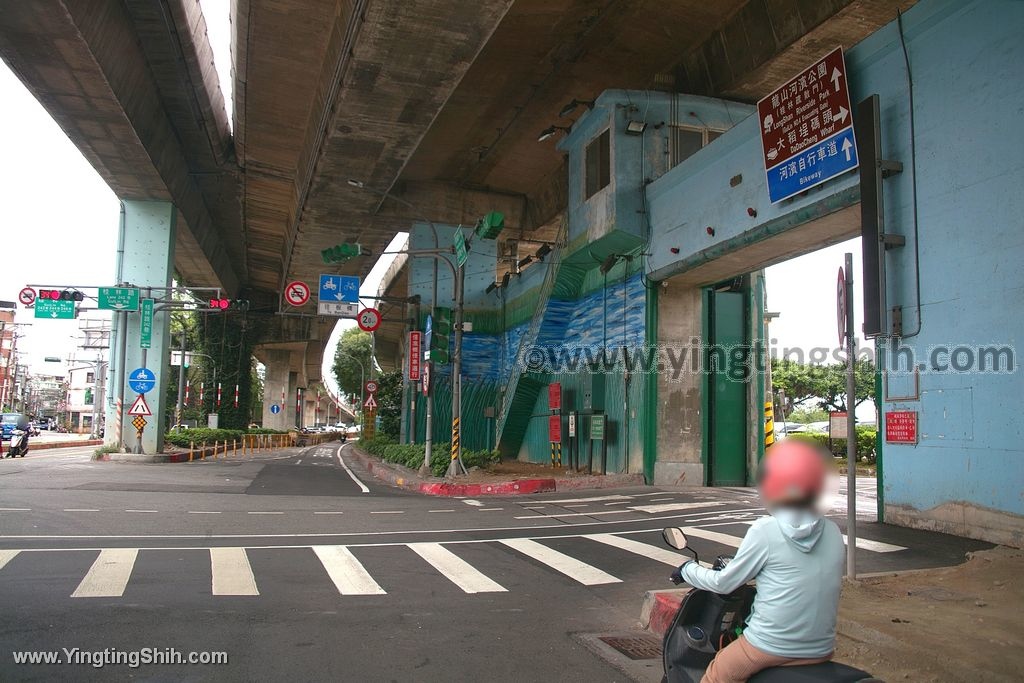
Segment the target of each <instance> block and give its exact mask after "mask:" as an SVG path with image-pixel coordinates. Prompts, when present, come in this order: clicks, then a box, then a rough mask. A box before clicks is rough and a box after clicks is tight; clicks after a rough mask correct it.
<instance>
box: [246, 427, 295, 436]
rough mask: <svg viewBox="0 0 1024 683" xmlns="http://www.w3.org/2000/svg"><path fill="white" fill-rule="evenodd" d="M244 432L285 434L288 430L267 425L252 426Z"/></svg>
mask: <svg viewBox="0 0 1024 683" xmlns="http://www.w3.org/2000/svg"><path fill="white" fill-rule="evenodd" d="M245 433H246V434H287V433H288V432H286V431H282V430H280V429H269V428H267V427H252V428H250V429H246V430H245Z"/></svg>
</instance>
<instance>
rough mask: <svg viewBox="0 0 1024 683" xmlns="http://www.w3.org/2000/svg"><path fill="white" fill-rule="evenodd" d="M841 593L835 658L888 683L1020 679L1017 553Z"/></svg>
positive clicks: (1022, 590) (1020, 570) (1022, 613)
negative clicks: (901, 682)
mask: <svg viewBox="0 0 1024 683" xmlns="http://www.w3.org/2000/svg"><path fill="white" fill-rule="evenodd" d="M969 557H970V559H969V560H968V561H967V562H966V563H964V564H962V565H960V566H957V567H949V568H945V569H935V570H926V571H921V572H907V573H904V574H902V575H899V576H882V577H876V578H868V579H861V580H860V581H858V582H856V583H850V584H847V585H846V586H844V588H843V597H842V601H841V603H840V609H839V631H840V635H839V639H838V647H837V649H836V659H837V660H839V661H842V662H844V663H848V664H852V665H854V666H857V667H859V668H862V669H864V670H866V671H870V672H871V673H872V674H873V675H874V676H876V677H878V678H880V679H882V680H884V681H889V682H890V683H891V682H892V681H901V680H909V681H942V682H946V681H971V682H983V681H1022V680H1024V577H1022V574H1024V550H1016V549H1013V548H1005V547H998V548H994V549H992V550H984V551H980V552H977V553H972V554H970V556H969Z"/></svg>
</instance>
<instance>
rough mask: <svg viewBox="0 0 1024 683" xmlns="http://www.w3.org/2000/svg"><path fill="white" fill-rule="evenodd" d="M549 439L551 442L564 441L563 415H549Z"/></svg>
mask: <svg viewBox="0 0 1024 683" xmlns="http://www.w3.org/2000/svg"><path fill="white" fill-rule="evenodd" d="M548 440H549V441H551V443H562V416H561V415H552V416H550V417H548Z"/></svg>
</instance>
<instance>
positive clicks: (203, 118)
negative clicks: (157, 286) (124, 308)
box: [0, 0, 913, 382]
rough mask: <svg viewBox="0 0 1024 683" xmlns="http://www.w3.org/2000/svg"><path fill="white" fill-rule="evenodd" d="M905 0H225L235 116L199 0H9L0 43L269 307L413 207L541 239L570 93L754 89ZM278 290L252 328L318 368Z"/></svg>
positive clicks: (203, 279)
mask: <svg viewBox="0 0 1024 683" xmlns="http://www.w3.org/2000/svg"><path fill="white" fill-rule="evenodd" d="M911 4H913V2H911V1H910V0H902V1H899V0H723V1H722V2H718V3H707V2H704V1H703V0H686V1H681V2H674V3H665V2H659V1H658V0H473V1H472V2H471V1H469V0H447V1H445V2H436V1H433V0H335V1H326V2H300V1H298V0H291V1H280V0H276V1H270V0H233V2H232V6H231V23H232V36H233V37H232V46H231V54H232V65H231V68H232V73H233V87H234V95H233V97H234V121H233V126H230V127H229V122H228V118H227V115H226V111H225V107H224V94H223V93H222V91H221V89H220V87H219V85H218V80H217V76H216V71H215V70H214V67H213V61H212V49H211V47H210V44H209V40H208V37H207V34H206V24H205V20H204V18H203V16H202V12H201V9H200V6H199V3H198V2H197V1H196V0H107V1H89V0H40V1H38V2H31V3H26V2H15V1H13V0H5V1H4V2H3V3H2V5H3V21H2V22H0V56H2V57H3V59H4V60H5V61H6V62H7V63H8V64H9V65H10V66H11V67H12V69H13V70H14V71H15V73H16V74H17V75H18V77H19V78H20V79H21V80H22V82H23V83H24V84H25V85H26V86H27V87H28V88H29V89H30V90H31V91H32V92H33V93H34V94H35V96H36V97H37V98H38V99H39V101H40V102H41V103H42V104H43V106H44V107H45V108H46V109H47V111H49V112H50V114H51V115H52V116H53V117H54V118H55V119H56V120H57V121H58V123H59V124H60V125H61V127H62V128H63V130H64V131H65V132H66V133H67V135H68V136H69V138H70V139H71V140H72V141H73V142H74V143H75V144H76V145H77V146H78V148H79V149H80V150H81V151H82V153H83V154H84V155H85V156H86V158H87V159H88V160H89V161H90V163H92V165H93V166H94V168H96V170H97V172H98V173H100V174H101V176H102V177H103V178H104V179H105V180H106V182H107V183H108V184H109V185H110V186H111V188H112V189H113V190H114V192H115V193H116V194H117V195H118V196H119V197H120V198H122V199H146V200H153V199H157V200H166V201H171V202H173V203H174V204H175V206H176V207H177V209H178V211H177V215H178V222H179V225H178V226H177V227H178V229H177V231H176V234H177V244H176V256H175V263H174V265H175V270H176V273H177V275H178V278H179V280H180V282H182V283H185V284H188V285H193V286H219V287H222V288H224V290H225V291H226V292H227V293H228V294H229V295H231V296H235V295H240V296H244V297H247V298H249V299H250V300H251V301H252V302H253V306H252V309H251V313H250V315H267V316H271V315H274V314H276V313H279V312H282V309H283V308H286V307H285V306H283V305H282V303H281V299H280V294H281V290H282V287H283V285H284V284H285V283H286V282H287V281H289V280H291V279H296V278H297V279H301V280H305V281H307V282H315V281H316V279H317V276H318V275H319V274H320V273H321V272H324V271H331V272H342V273H352V274H361V275H365V274H366V273H367V272H369V270H370V268H371V267H372V265H373V263H374V261H375V256H371V257H368V258H366V257H364V258H358V259H355V260H353V261H350V262H348V263H345V264H342V265H340V266H337V265H335V266H325V265H324V264H323V263H322V262H321V259H320V251H321V250H322V249H324V248H326V247H329V246H333V245H335V244H338V243H341V242H346V241H358V242H360V243H361V244H362V245H363V246H364V248H366V249H368V250H369V251H370V252H371V254H374V255H375V254H378V253H379V252H380V251H381V250H382V249H383V247H384V246H385V245H386V244H388V242H389V241H390V240H391V238H392V237H393V236H394V235H395V233H396V232H399V231H402V230H408V228H409V225H410V223H411V222H412V221H414V220H422V219H427V220H431V221H434V222H438V223H448V224H460V223H462V224H472V223H474V222H475V221H476V220H477V218H479V216H481V215H482V214H483V213H485V212H487V211H491V210H498V211H502V212H503V213H504V214H505V216H506V229H505V231H504V234H503V235H502V239H503V240H504V239H516V240H527V241H528V240H530V239H531V238H532V239H550V238H551V236H552V235H553V226H554V225H556V224H557V222H558V221H559V220H560V219H561V217H562V214H563V212H564V211H565V207H566V198H567V193H568V187H567V183H568V177H569V174H568V172H567V168H566V158H565V156H564V155H563V154H562V153H560V152H559V151H558V150H557V149H555V147H554V146H553V145H551V144H550V142H549V143H546V144H540V143H538V142H537V135H538V132H539V131H540V130H542V129H544V128H546V127H547V126H549V125H551V124H558V125H564V126H569V125H571V123H572V121H573V120H574V118H576V117H578V116H579V114H580V113H581V112H582V111H584V110H585V105H581V106H580V107H579V108H578V109H577V111H576V112H574V113H571V114H569V115H568V116H567V117H562V118H560V117H559V112H560V110H561V109H562V107H563V105H565V104H566V103H567V102H568V101H570V100H573V99H578V100H581V101H586V100H592V99H594V98H595V97H596V96H597V95H599V94H600V93H601V92H603V91H605V90H607V89H610V88H634V89H658V90H667V91H679V92H687V93H692V94H704V95H714V96H720V97H728V98H731V99H734V100H740V101H747V102H750V101H754V100H756V99H757V98H758V97H760V96H761V95H763V94H765V93H766V92H767V91H768V90H770V89H771V88H772V87H774V86H775V85H776V84H778V83H779V82H781V81H782V80H783V79H784V78H786V77H788V75H789V74H790V73H791V72H793V71H794V69H795V68H797V67H798V66H799V65H803V64H805V63H806V62H807V61H808V60H810V59H812V58H814V57H817V56H818V55H819V54H821V53H822V52H823V51H825V50H826V49H828V48H831V47H833V46H834V45H836V44H841V45H845V46H849V45H852V44H854V43H856V42H857V41H859V40H860V39H862V38H863V37H864V36H866V35H868V34H869V33H871V32H872V31H874V30H875V29H877V28H878V27H879V26H881V25H882V24H883V23H885V22H886V21H888V20H890V19H891V18H892V16H893V14H894V12H895V10H896V9H897V8H900V7H906V6H909V5H911ZM232 130H233V132H232ZM348 180H356V181H359V182H360V183H362V184H363V185H364V187H362V188H359V187H354V186H353V185H351V184H349V183H348V182H347V181H348ZM388 195H390V197H391V198H389V197H388ZM398 277H401V275H400V274H399V275H398ZM392 290H393V291H396V292H397V293H399V294H401V292H400V291H399V290H401V285H400V284H399V285H398V286H397V287H395V286H392ZM287 312H290V313H296V312H299V313H303V314H306V315H309V316H311V317H309V318H307V319H305V324H304V325H292V324H290V323H284V322H282V323H281V324H276V323H275V324H273V325H270V328H272V329H273V330H274V332H273V333H271V334H269V336H268V338H267V339H266V340H265V343H264V344H263V346H262V347H261V348H265V349H267V350H273V349H276V350H277V351H279V352H280V351H283V350H285V349H287V351H288V354H287V355H288V357H289V361H288V362H289V366H290V368H291V370H290V371H292V372H295V373H297V374H298V376H299V377H300V378H301V379H300V381H301V382H311V381H314V380H315V379H317V378H318V377H319V374H320V370H319V368H320V357H321V356H322V354H323V350H324V345H325V344H326V339H327V338H328V336H329V332H330V329H331V328H332V327H333V325H334V323H335V321H334V320H333V319H323V318H316V317H315V310H314V309H313V308H312V307H311V306H307V307H306V308H304V309H302V310H301V311H296V310H294V309H292V310H289V311H287ZM396 315H398V313H397V312H396ZM401 315H402V317H403V318H405V317H407V316H408V311H405V310H403V311H401ZM300 328H301V329H300ZM404 329H405V326H404V325H403V324H393V321H392V324H388V325H387V326H386V327H385V329H384V330H383V331H382V332H381V334H380V335H379V337H380V338H379V340H378V345H379V347H380V348H382V349H384V350H388V349H393V350H394V351H396V352H397V350H398V347H399V339H400V336H401V334H402V332H403V330H404ZM260 353H263V351H260Z"/></svg>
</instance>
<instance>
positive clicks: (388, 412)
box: [377, 370, 402, 439]
mask: <svg viewBox="0 0 1024 683" xmlns="http://www.w3.org/2000/svg"><path fill="white" fill-rule="evenodd" d="M377 415H378V416H379V417H380V431H381V433H383V434H386V435H387V436H390V437H391V438H392V439H398V436H399V433H400V432H401V430H402V373H401V371H398V370H396V371H395V372H388V373H385V374H383V375H381V376H380V377H378V378H377Z"/></svg>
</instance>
